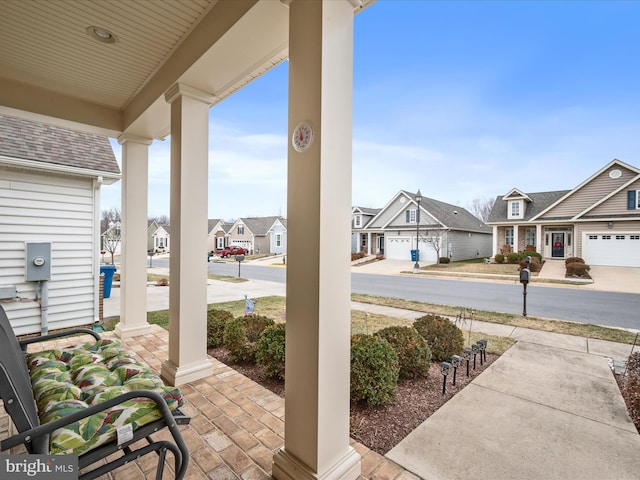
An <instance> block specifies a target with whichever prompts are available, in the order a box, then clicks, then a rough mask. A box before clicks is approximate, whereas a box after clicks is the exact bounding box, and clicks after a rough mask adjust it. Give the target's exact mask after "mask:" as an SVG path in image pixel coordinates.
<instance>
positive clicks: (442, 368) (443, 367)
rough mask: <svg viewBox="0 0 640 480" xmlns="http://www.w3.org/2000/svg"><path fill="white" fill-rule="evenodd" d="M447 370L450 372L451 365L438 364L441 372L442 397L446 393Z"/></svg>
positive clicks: (446, 363)
mask: <svg viewBox="0 0 640 480" xmlns="http://www.w3.org/2000/svg"><path fill="white" fill-rule="evenodd" d="M449 370H451V364H450V363H449V362H442V363H440V371H441V372H442V394H443V395H444V394H445V393H446V392H447V375H449Z"/></svg>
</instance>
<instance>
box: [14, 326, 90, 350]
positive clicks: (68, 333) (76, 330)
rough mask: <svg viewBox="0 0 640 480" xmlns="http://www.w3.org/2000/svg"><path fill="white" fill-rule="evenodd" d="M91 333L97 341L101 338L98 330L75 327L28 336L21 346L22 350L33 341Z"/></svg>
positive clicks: (21, 342) (21, 341)
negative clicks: (37, 335)
mask: <svg viewBox="0 0 640 480" xmlns="http://www.w3.org/2000/svg"><path fill="white" fill-rule="evenodd" d="M78 334H83V335H91V336H92V337H93V338H95V339H96V341H98V340H101V337H100V335H99V334H98V333H97V332H94V331H93V330H91V329H89V328H74V329H71V330H65V331H64V332H56V333H50V334H48V335H42V336H40V337H33V338H26V339H24V340H20V342H19V343H20V347H21V348H22V350H26V347H27V345H31V344H32V343H39V342H46V341H48V340H53V339H56V338H63V337H70V336H72V335H78Z"/></svg>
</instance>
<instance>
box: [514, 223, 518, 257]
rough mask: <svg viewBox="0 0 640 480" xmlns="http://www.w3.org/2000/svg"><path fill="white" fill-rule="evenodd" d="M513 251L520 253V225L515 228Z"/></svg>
mask: <svg viewBox="0 0 640 480" xmlns="http://www.w3.org/2000/svg"><path fill="white" fill-rule="evenodd" d="M513 251H514V252H516V253H517V252H518V225H514V226H513Z"/></svg>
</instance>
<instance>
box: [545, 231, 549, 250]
mask: <svg viewBox="0 0 640 480" xmlns="http://www.w3.org/2000/svg"><path fill="white" fill-rule="evenodd" d="M544 244H545V245H546V246H547V247H548V246H549V234H548V233H545V235H544Z"/></svg>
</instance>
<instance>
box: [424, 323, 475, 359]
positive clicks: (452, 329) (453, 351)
mask: <svg viewBox="0 0 640 480" xmlns="http://www.w3.org/2000/svg"><path fill="white" fill-rule="evenodd" d="M413 327H414V328H415V329H416V330H417V331H418V333H419V334H420V335H422V337H423V338H424V339H425V340H426V341H427V345H429V348H430V349H431V356H432V358H433V359H434V360H438V361H449V359H450V358H451V355H460V354H461V353H462V350H463V348H464V336H463V335H462V330H460V329H459V328H458V327H456V326H455V325H454V324H453V323H451V321H450V320H449V319H448V318H445V317H441V316H439V315H425V316H424V317H420V318H418V319H417V320H416V321H415V322H414V323H413Z"/></svg>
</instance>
